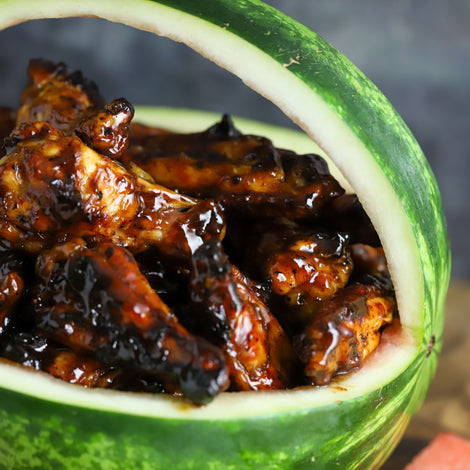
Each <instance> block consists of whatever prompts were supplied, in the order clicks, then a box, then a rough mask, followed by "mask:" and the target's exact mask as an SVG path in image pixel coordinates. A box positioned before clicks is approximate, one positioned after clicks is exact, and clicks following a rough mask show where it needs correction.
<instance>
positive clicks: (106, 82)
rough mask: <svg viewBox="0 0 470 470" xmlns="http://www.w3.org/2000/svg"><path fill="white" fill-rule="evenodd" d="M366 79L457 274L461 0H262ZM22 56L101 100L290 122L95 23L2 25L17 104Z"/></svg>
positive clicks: (214, 76) (5, 72)
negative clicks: (61, 70)
mask: <svg viewBox="0 0 470 470" xmlns="http://www.w3.org/2000/svg"><path fill="white" fill-rule="evenodd" d="M267 3H270V4H271V5H273V6H275V7H277V8H279V9H280V10H282V11H284V12H286V13H287V14H289V15H290V16H292V17H294V18H296V19H298V20H299V21H301V22H302V23H304V24H306V25H307V26H309V27H311V28H312V29H313V30H315V31H317V32H318V33H319V34H321V35H322V36H323V37H324V38H325V39H327V40H328V41H329V42H331V43H332V44H333V45H334V46H335V47H337V48H338V49H339V50H341V51H342V52H343V53H344V54H345V55H346V56H348V57H349V58H350V59H351V60H352V61H353V62H355V63H356V65H358V66H359V68H361V69H362V70H363V71H364V72H365V73H366V75H368V76H369V77H370V78H371V79H372V80H373V81H374V82H375V83H376V84H377V85H378V86H379V88H380V89H381V90H382V91H383V92H384V94H385V95H386V96H387V97H388V98H389V100H390V101H391V102H392V104H393V105H394V106H395V107H396V108H397V110H398V112H399V113H400V114H401V115H402V116H403V118H404V119H405V121H406V122H407V124H408V125H409V127H410V128H411V130H412V131H413V133H414V134H415V136H416V138H417V139H418V141H419V143H420V144H421V146H422V148H423V150H424V152H425V154H426V155H427V157H428V159H429V161H430V163H431V166H432V167H433V170H434V172H435V174H436V177H437V180H438V183H439V185H440V188H441V192H442V196H443V201H444V207H445V211H446V214H447V220H448V226H449V233H450V238H451V245H452V250H453V275H454V277H470V250H469V249H468V248H467V240H468V235H467V233H468V230H469V223H470V208H469V203H468V201H469V197H468V191H467V188H468V177H469V175H470V139H469V134H470V0H445V1H443V0H394V1H393V2H390V1H385V0H381V1H377V0H354V1H350V2H346V1H344V0H271V1H269V2H267ZM31 57H45V58H49V59H52V60H63V61H66V62H67V63H68V64H69V66H70V67H71V68H73V69H81V70H82V71H83V72H84V73H85V75H86V76H88V77H90V78H92V79H94V80H95V81H96V82H97V83H98V84H99V86H100V88H101V89H102V91H103V94H104V95H105V97H106V98H108V99H109V100H111V99H113V98H116V97H120V96H125V97H126V98H128V99H129V100H130V101H131V102H132V103H134V104H154V105H173V106H183V107H194V108H200V109H211V110H216V111H220V112H230V113H232V114H234V115H239V116H246V117H252V118H257V119H261V120H264V121H268V122H274V123H280V124H287V125H290V123H289V122H288V121H287V119H286V118H285V117H284V116H283V115H282V114H281V113H280V112H279V111H278V110H277V109H276V108H274V107H273V106H272V105H271V104H270V103H267V102H266V101H264V99H262V98H260V97H258V96H257V95H255V94H254V93H253V92H252V91H250V90H249V89H247V88H246V87H245V86H244V85H243V84H242V83H241V82H240V81H239V80H238V79H236V78H234V77H232V76H230V75H229V74H228V73H227V72H225V71H223V70H220V69H219V68H218V67H216V66H215V65H213V64H212V63H210V62H209V61H207V60H205V59H203V58H201V57H199V56H198V55H196V54H195V53H193V52H192V51H191V50H189V49H188V48H186V47H185V46H183V45H180V44H176V43H173V42H171V41H169V40H167V39H163V38H157V37H155V36H154V35H151V34H149V33H145V32H141V31H137V30H132V29H130V28H127V27H125V26H122V25H116V24H112V23H108V22H105V21H102V20H97V19H66V20H44V21H37V22H31V23H27V24H22V25H19V26H15V27H13V28H10V29H8V30H5V31H1V32H0V71H1V84H2V86H1V87H0V104H3V105H9V106H16V105H17V103H18V99H19V94H20V92H21V89H22V87H23V86H24V84H25V80H26V79H25V69H26V66H27V63H28V60H29V59H30V58H31Z"/></svg>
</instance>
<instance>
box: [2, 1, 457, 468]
mask: <svg viewBox="0 0 470 470" xmlns="http://www.w3.org/2000/svg"><path fill="white" fill-rule="evenodd" d="M173 13H175V14H177V15H179V14H180V13H182V14H183V15H182V16H181V19H182V20H185V21H189V23H188V24H189V25H191V24H192V23H197V24H198V25H199V26H200V27H201V28H203V29H204V28H205V30H206V32H207V34H208V35H211V33H213V34H214V35H215V34H216V32H217V35H218V36H217V39H220V38H222V39H223V38H227V41H232V40H234V38H235V40H236V41H238V43H237V44H239V45H240V47H244V45H245V44H249V45H250V47H253V48H254V49H255V50H257V51H259V58H260V61H265V60H266V61H271V62H273V64H274V65H273V67H274V69H273V70H279V82H280V83H281V84H282V83H284V82H283V81H284V80H285V81H286V82H285V83H286V84H289V85H291V84H294V85H295V87H297V88H298V90H299V93H300V92H301V95H300V96H306V95H304V94H305V93H306V94H307V95H308V94H309V93H310V94H312V95H314V96H315V97H316V98H315V99H317V100H318V103H320V104H319V106H320V105H321V103H324V106H325V108H323V107H321V106H320V108H319V110H316V109H308V108H309V106H308V103H307V104H304V103H299V104H294V105H293V106H292V107H289V106H288V98H286V97H282V96H277V95H275V94H273V91H274V90H275V88H276V86H275V84H271V85H270V86H269V87H266V89H264V88H263V84H262V80H260V79H253V80H251V78H250V77H248V76H245V75H244V74H245V72H244V71H243V70H242V71H241V72H240V73H238V69H237V68H236V67H232V66H231V65H230V64H228V66H227V68H229V69H232V71H234V72H235V73H237V74H239V76H241V78H242V79H244V80H245V81H247V83H249V84H250V86H252V87H253V88H254V89H256V90H257V91H259V92H261V93H263V94H265V95H266V96H267V97H268V98H269V99H271V100H272V101H273V102H275V103H276V104H278V105H279V106H280V107H281V108H282V109H285V110H286V113H287V114H288V115H289V116H290V117H292V119H293V120H295V121H296V122H297V123H298V124H299V125H300V126H301V127H302V128H304V129H305V130H306V131H307V132H308V133H309V134H311V135H312V136H313V137H316V138H317V140H318V142H319V144H320V145H321V146H322V147H323V148H324V149H325V151H326V152H327V153H328V154H330V153H331V154H332V155H334V154H335V147H334V145H333V143H332V141H331V140H329V138H328V135H327V134H328V133H327V132H325V133H323V134H322V132H320V133H319V134H318V135H316V134H315V131H314V130H312V129H311V128H312V127H314V126H313V124H310V122H312V123H315V122H317V121H318V118H317V116H316V114H318V113H320V114H321V113H322V112H323V111H324V109H326V108H327V109H328V110H329V111H328V112H329V113H331V115H333V116H334V117H335V119H336V120H337V125H338V129H339V131H340V133H341V135H342V136H345V138H350V139H351V142H352V144H353V145H357V148H358V149H360V152H359V154H360V156H362V157H361V158H362V159H358V160H355V161H352V162H351V161H348V160H347V158H343V159H341V158H339V160H335V162H336V164H337V165H338V167H339V168H340V170H342V171H343V172H344V174H345V175H346V176H348V177H350V178H351V183H352V185H353V187H354V189H355V190H357V192H358V194H359V196H360V198H361V196H364V198H361V200H365V201H369V200H371V202H368V203H367V204H366V205H365V206H366V208H367V209H368V212H369V210H370V212H369V213H370V215H371V217H372V218H373V220H374V222H375V220H377V221H378V222H381V221H382V223H384V222H383V219H384V217H383V215H381V212H383V211H385V212H387V209H388V204H392V203H393V204H394V205H395V206H397V207H398V212H399V213H400V214H401V213H403V217H402V218H401V219H400V220H404V221H405V226H406V227H405V228H408V229H409V233H408V232H406V237H404V238H403V241H402V242H401V241H400V240H398V241H397V240H393V237H392V236H390V237H389V238H391V239H390V240H389V238H387V237H388V235H387V233H386V232H387V230H386V229H385V228H386V227H385V228H384V227H383V226H382V227H379V228H380V229H381V231H380V232H381V233H382V234H383V235H384V237H385V241H387V242H388V243H389V245H388V246H390V247H393V248H395V249H396V251H399V250H398V249H397V247H398V248H399V247H400V243H403V249H404V250H408V251H406V253H408V252H409V253H410V257H411V262H410V263H409V264H406V263H405V265H404V267H402V266H401V264H400V263H401V261H403V260H405V261H406V258H407V255H406V254H405V255H404V256H402V258H400V259H399V260H398V261H396V262H395V261H394V266H395V269H394V271H395V272H396V273H400V272H403V273H405V271H406V270H407V267H408V266H410V265H411V266H413V265H414V264H415V263H414V262H413V260H415V259H416V260H417V263H416V264H419V269H418V271H417V272H418V274H419V278H417V279H414V283H415V284H413V285H412V286H411V287H410V288H408V290H406V286H405V292H406V294H405V295H404V297H405V300H406V297H407V295H409V293H410V292H412V291H413V288H414V287H415V286H416V288H417V289H416V290H417V291H419V292H420V293H419V294H417V296H418V298H419V299H420V301H419V302H415V303H414V304H413V305H414V309H411V313H410V314H409V317H410V318H409V319H407V320H406V321H407V322H408V323H407V326H409V329H410V332H411V333H412V334H413V336H414V338H415V340H416V342H417V347H416V354H415V355H414V357H413V358H412V359H411V360H410V362H409V364H408V366H407V367H406V369H405V370H404V371H403V372H402V373H400V374H399V375H397V376H396V377H395V378H393V380H391V381H389V382H387V383H381V384H378V386H377V388H376V389H375V390H374V391H372V392H367V393H364V394H363V395H361V396H359V397H356V398H352V399H348V400H344V401H343V400H342V399H341V391H338V392H337V394H336V395H337V399H333V400H332V401H331V403H330V404H328V405H322V406H318V407H315V406H305V407H304V406H303V405H302V403H301V402H300V403H297V404H296V407H295V409H292V410H287V411H285V410H284V411H282V412H277V411H276V410H275V409H273V410H272V412H270V413H266V414H264V415H261V416H260V415H258V414H257V413H256V412H255V410H254V413H253V414H254V415H256V416H252V417H247V416H243V417H240V418H234V417H230V418H227V419H225V418H224V416H218V417H217V419H209V418H204V419H192V418H189V417H188V418H187V419H186V418H185V417H184V416H182V417H181V418H178V419H176V418H163V417H159V418H156V417H145V416H140V415H134V414H132V413H128V412H126V410H122V412H121V411H112V412H111V411H104V410H100V409H92V408H86V407H80V406H77V405H74V404H61V403H60V400H61V398H60V397H51V399H40V398H35V397H34V396H31V391H29V392H28V393H29V394H26V393H25V394H23V393H21V392H19V391H18V390H12V389H11V388H12V387H10V386H9V384H8V383H2V384H0V453H1V456H2V457H1V458H0V469H3V468H4V469H8V470H10V469H11V470H13V469H18V470H20V469H41V470H42V469H44V468H48V469H49V468H50V469H75V468H76V469H85V470H86V469H131V468H132V469H168V468H172V469H173V468H174V469H193V468H194V469H197V468H201V469H240V468H248V469H251V468H253V469H256V468H259V469H278V468H279V469H281V468H282V469H304V468H305V469H307V468H317V469H330V468H331V469H368V468H371V469H373V468H378V467H379V466H380V465H381V464H382V463H383V462H384V460H385V459H386V458H387V456H388V455H389V454H390V452H391V451H392V450H393V448H394V446H395V445H396V444H397V443H398V441H399V439H400V438H401V436H402V434H403V432H404V430H405V428H406V426H407V424H408V422H409V420H410V418H411V416H412V415H413V414H414V413H415V412H416V410H417V408H418V407H419V406H420V404H421V403H422V401H423V399H424V396H425V393H426V390H427V388H428V386H429V383H430V381H431V379H432V377H433V375H434V372H435V368H436V364H437V356H438V353H439V351H440V348H441V337H442V328H443V308H444V300H445V294H446V291H447V286H448V282H449V274H450V251H449V244H448V238H447V233H446V224H445V220H444V216H443V209H442V203H441V199H440V195H439V191H438V189H437V186H436V182H435V179H434V176H433V175H432V172H431V170H430V168H429V165H428V164H427V162H426V159H425V157H424V156H423V154H422V151H421V149H420V148H419V145H418V144H417V142H416V141H415V139H414V138H413V136H412V135H411V133H410V131H409V130H408V128H407V127H406V125H405V124H404V123H403V121H402V119H401V118H400V117H399V116H398V114H397V113H396V112H395V110H394V109H393V107H392V106H391V105H390V104H389V103H388V101H387V100H386V99H385V98H384V97H383V95H382V94H381V92H380V91H379V90H378V89H377V88H376V87H375V86H374V85H373V84H372V83H371V82H370V81H369V80H368V79H367V78H366V77H365V76H364V75H363V74H362V73H361V72H360V71H358V70H357V69H356V68H355V67H354V66H353V65H352V64H351V63H350V62H349V61H348V60H347V59H345V58H344V57H343V56H342V55H341V54H340V53H338V52H337V51H336V50H334V49H333V48H332V47H331V46H330V45H329V44H327V43H326V42H325V41H324V40H323V39H322V38H320V37H319V36H318V35H316V34H315V33H313V32H312V31H310V30H308V29H307V28H305V27H303V26H302V25H299V24H298V23H297V22H295V21H294V20H292V19H290V18H288V17H286V16H285V15H283V14H282V13H280V12H277V11H276V10H274V9H273V8H271V7H269V6H267V5H265V4H263V3H262V2H259V1H255V0H240V1H237V2H234V1H233V0H218V1H213V0H199V1H197V2H195V1H194V0H166V1H165V0H163V1H153V0H130V1H126V2H122V1H110V0H104V1H100V2H97V1H90V0H84V1H75V0H65V1H62V2H56V1H55V0H44V1H42V2H40V3H38V2H34V1H32V0H16V1H15V2H12V1H11V0H0V29H1V28H5V27H8V26H10V25H13V24H16V23H18V22H21V21H26V20H28V19H35V18H40V17H60V16H79V15H85V14H87V15H94V16H98V17H103V18H107V19H110V20H112V21H119V22H123V23H127V24H130V25H133V26H136V27H140V28H143V29H149V30H154V28H153V26H152V25H153V24H154V23H155V24H159V16H160V15H161V14H165V15H166V14H173ZM199 26H198V27H199ZM160 27H161V25H159V28H160ZM155 29H158V28H155ZM163 29H164V28H163ZM185 34H186V36H185ZM171 37H173V38H174V39H177V40H184V41H186V42H188V43H190V45H191V46H193V47H194V48H195V49H196V50H200V51H201V52H203V53H205V54H207V53H208V52H209V55H210V56H211V54H212V52H214V56H215V57H212V56H211V57H210V58H212V59H213V60H216V61H217V62H219V63H222V65H224V66H226V64H225V63H224V61H223V59H220V57H218V56H217V51H212V50H211V49H209V50H207V47H206V46H204V47H200V48H199V44H198V43H195V44H193V43H192V42H191V37H190V33H185V32H184V31H183V30H181V31H177V33H176V34H174V35H173V34H171ZM222 43H223V41H222ZM230 44H232V43H230ZM222 45H223V44H222ZM237 60H241V59H237ZM266 63H267V62H266ZM263 64H264V62H263ZM263 66H264V65H263ZM276 66H277V69H276ZM276 77H277V75H276ZM286 77H287V78H286ZM297 88H296V90H297ZM286 89H287V88H286ZM294 91H295V90H294ZM302 93H303V94H302ZM335 122H336V121H335ZM357 142H359V143H357ZM364 164H367V165H368V166H367V172H365V174H366V176H365V177H363V178H362V180H360V178H359V177H358V176H357V175H356V170H355V167H356V166H358V167H359V168H362V167H363V165H364ZM374 177H377V178H379V177H380V178H381V181H382V180H383V181H384V186H383V194H386V195H387V197H384V205H382V206H381V205H379V204H378V203H377V204H376V206H374V202H373V201H372V199H373V197H372V196H373V194H374V190H375V189H376V188H374V187H372V186H371V187H369V186H368V185H369V180H370V179H373V178H374ZM358 178H359V179H358ZM362 183H364V185H362ZM371 195H372V196H371ZM395 206H394V207H395ZM394 213H395V212H394ZM400 217H401V216H400ZM394 223H395V221H394V220H393V221H385V224H389V225H390V227H391V226H392V225H393V224H394ZM396 223H397V224H398V223H401V222H399V221H397V222H396ZM392 251H393V250H392ZM392 261H393V260H392ZM395 281H397V279H395ZM398 281H399V279H398ZM417 305H418V308H417V307H416V306H417ZM404 310H406V311H407V309H404ZM404 315H405V314H404ZM403 318H404V319H405V316H404V317H403ZM408 320H409V321H408ZM408 324H409V325H408ZM32 381H34V378H33V376H32ZM288 393H291V394H292V400H293V401H296V391H292V392H288ZM336 395H335V396H336ZM241 399H243V398H241Z"/></svg>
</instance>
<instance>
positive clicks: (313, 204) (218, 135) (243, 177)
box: [121, 116, 344, 217]
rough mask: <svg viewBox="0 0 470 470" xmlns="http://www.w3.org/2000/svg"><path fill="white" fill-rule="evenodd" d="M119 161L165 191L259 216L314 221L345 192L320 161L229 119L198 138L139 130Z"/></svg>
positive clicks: (225, 117)
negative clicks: (240, 127)
mask: <svg viewBox="0 0 470 470" xmlns="http://www.w3.org/2000/svg"><path fill="white" fill-rule="evenodd" d="M121 160H122V161H123V163H124V164H125V165H129V164H134V165H138V166H139V167H141V168H143V169H144V170H145V171H146V172H147V173H149V174H150V175H152V177H153V178H154V179H155V181H156V182H158V183H160V184H163V185H164V186H167V187H169V188H172V189H176V190H178V191H181V192H183V193H185V194H189V195H192V196H194V197H199V198H213V199H215V200H217V201H218V202H220V203H221V204H222V205H223V206H224V207H225V208H227V209H228V210H229V211H231V212H233V211H234V212H237V213H241V214H245V215H249V216H255V217H259V216H271V215H276V216H287V217H289V216H291V217H311V216H315V215H318V214H319V213H321V211H322V208H323V207H324V205H325V204H326V203H327V202H328V201H330V199H331V198H334V197H337V196H339V195H340V194H343V192H344V191H343V189H342V188H341V187H340V185H339V184H338V182H337V181H336V180H335V179H334V178H333V177H332V176H331V175H330V173H329V171H328V167H327V165H326V163H325V161H324V160H323V159H322V158H320V157H319V156H317V155H302V156H299V155H295V154H293V153H292V152H288V151H285V150H280V149H277V148H275V147H274V146H273V145H272V143H271V141H269V140H268V139H265V138H263V137H257V136H253V135H243V134H241V133H240V132H239V131H238V130H237V129H235V128H234V127H233V124H232V122H231V120H230V118H229V117H228V116H224V117H223V118H222V121H221V122H220V123H218V124H216V125H214V126H213V127H211V128H209V129H208V130H206V131H205V132H201V133H196V134H177V133H169V132H160V131H157V132H156V131H154V130H152V129H149V130H148V132H147V133H145V132H143V131H142V129H141V128H139V129H138V130H137V132H135V135H134V134H133V133H132V132H131V140H130V145H129V149H128V151H127V152H126V153H125V154H124V156H123V157H122V158H121Z"/></svg>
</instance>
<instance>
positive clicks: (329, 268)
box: [228, 218, 353, 334]
mask: <svg viewBox="0 0 470 470" xmlns="http://www.w3.org/2000/svg"><path fill="white" fill-rule="evenodd" d="M242 226H243V229H242V230H241V231H240V232H239V233H235V232H236V230H235V229H234V228H233V227H232V225H229V228H230V230H229V231H228V233H229V235H228V238H229V240H228V242H229V244H230V245H229V249H230V250H231V252H236V253H237V254H238V256H239V257H240V258H239V259H240V266H241V267H242V269H243V271H245V272H247V273H249V275H250V276H252V277H253V278H254V279H255V280H256V281H258V282H261V283H263V284H265V285H266V286H267V287H268V288H267V289H266V295H267V298H268V304H269V306H270V308H271V309H272V310H273V312H274V313H275V314H276V316H277V317H278V318H279V320H280V321H281V323H282V325H283V326H284V327H285V328H286V330H287V331H288V333H289V334H294V333H295V332H298V331H299V330H300V329H301V328H303V327H304V326H305V324H306V323H309V322H310V321H311V319H312V318H313V316H314V315H315V313H316V311H317V310H318V308H319V306H320V305H321V302H322V301H324V300H327V299H329V298H331V297H332V296H333V295H334V294H335V293H336V292H337V291H338V290H339V289H341V288H343V287H344V286H345V285H346V284H347V282H348V280H349V278H350V275H351V272H352V269H353V263H352V260H351V256H350V250H349V244H348V236H347V234H342V233H333V234H329V233H325V232H322V231H318V230H316V231H315V230H312V229H309V228H305V227H303V226H301V225H299V223H297V222H295V221H292V220H289V219H285V218H282V219H270V220H260V221H258V222H256V223H255V224H253V225H251V226H250V227H248V226H247V224H242ZM253 260H256V263H253Z"/></svg>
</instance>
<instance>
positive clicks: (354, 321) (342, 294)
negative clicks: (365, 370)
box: [294, 283, 396, 385]
mask: <svg viewBox="0 0 470 470" xmlns="http://www.w3.org/2000/svg"><path fill="white" fill-rule="evenodd" d="M395 313H396V301H395V297H394V294H393V291H390V290H389V289H387V288H385V287H384V286H382V285H381V284H380V283H377V284H368V285H366V284H352V285H350V286H348V287H346V288H345V289H342V290H341V291H339V292H338V293H337V294H336V295H335V296H334V297H333V298H332V299H330V300H328V301H326V302H324V304H323V305H322V306H321V308H320V310H319V311H318V313H317V315H316V317H315V319H314V320H313V321H312V322H311V323H310V324H309V325H308V326H307V327H306V328H305V329H304V331H303V332H302V333H301V334H299V335H298V336H297V337H296V338H295V343H294V344H295V349H296V351H297V353H298V354H299V357H300V358H301V360H302V362H303V363H304V365H305V375H306V376H307V377H308V378H309V379H310V380H311V383H312V384H314V385H326V384H328V383H329V382H330V381H331V379H332V378H333V377H335V376H338V375H342V374H346V373H348V372H350V371H351V370H354V369H358V368H359V367H360V366H361V365H362V363H363V361H364V360H365V359H366V358H367V357H368V356H369V355H370V354H371V353H372V352H373V351H374V350H375V349H376V347H377V345H378V344H379V341H380V337H381V332H382V330H383V328H384V327H385V326H387V325H388V324H390V323H392V320H393V316H394V314H395Z"/></svg>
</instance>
